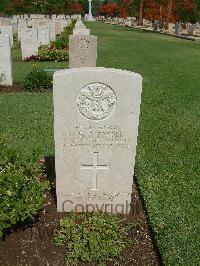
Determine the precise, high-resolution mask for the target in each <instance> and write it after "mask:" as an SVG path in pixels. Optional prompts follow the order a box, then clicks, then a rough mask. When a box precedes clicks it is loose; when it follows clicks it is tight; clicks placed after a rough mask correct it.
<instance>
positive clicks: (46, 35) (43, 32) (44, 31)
mask: <svg viewBox="0 0 200 266" xmlns="http://www.w3.org/2000/svg"><path fill="white" fill-rule="evenodd" d="M49 44H50V30H49V27H47V26H39V27H38V45H39V46H41V45H49Z"/></svg>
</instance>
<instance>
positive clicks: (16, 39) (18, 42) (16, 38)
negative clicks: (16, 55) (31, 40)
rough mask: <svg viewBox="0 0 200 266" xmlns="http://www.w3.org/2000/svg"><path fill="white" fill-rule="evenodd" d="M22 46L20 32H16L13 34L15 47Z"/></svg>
mask: <svg viewBox="0 0 200 266" xmlns="http://www.w3.org/2000/svg"><path fill="white" fill-rule="evenodd" d="M20 47H21V42H20V41H18V34H17V33H16V34H14V35H13V48H14V49H18V48H20Z"/></svg>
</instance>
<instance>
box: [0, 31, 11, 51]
mask: <svg viewBox="0 0 200 266" xmlns="http://www.w3.org/2000/svg"><path fill="white" fill-rule="evenodd" d="M0 31H1V34H3V35H8V36H9V37H10V43H11V46H13V30H12V26H1V27H0Z"/></svg>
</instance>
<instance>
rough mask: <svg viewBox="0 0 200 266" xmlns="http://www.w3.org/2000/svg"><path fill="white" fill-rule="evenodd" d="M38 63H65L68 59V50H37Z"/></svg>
mask: <svg viewBox="0 0 200 266" xmlns="http://www.w3.org/2000/svg"><path fill="white" fill-rule="evenodd" d="M38 58H39V61H56V62H58V61H67V60H68V59H69V53H68V50H59V49H49V48H48V49H46V48H42V49H39V52H38Z"/></svg>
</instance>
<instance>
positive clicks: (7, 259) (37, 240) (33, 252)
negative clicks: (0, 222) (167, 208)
mask: <svg viewBox="0 0 200 266" xmlns="http://www.w3.org/2000/svg"><path fill="white" fill-rule="evenodd" d="M64 215H66V214H63V213H57V211H56V205H55V201H54V197H53V195H52V194H51V193H50V192H48V193H47V195H46V202H45V206H44V209H43V210H42V211H41V212H40V214H39V217H38V219H37V221H36V222H35V223H34V224H32V225H30V224H29V225H26V226H24V228H23V229H22V228H18V229H16V230H12V231H11V232H10V233H9V234H7V235H6V236H5V239H4V240H3V241H0V265H1V266H6V265H12V266H14V265H18V266H19V265H27V266H36V265H37V266H44V265H49V266H56V265H59V266H62V265H63V266H65V265H66V263H65V260H64V257H65V249H64V248H63V247H56V246H55V245H54V243H53V233H54V230H55V229H56V228H57V226H58V224H59V220H60V219H61V218H62V217H63V216H64ZM127 218H128V221H130V222H133V223H136V224H137V229H136V230H135V231H133V232H132V237H133V239H134V243H133V244H132V246H129V247H127V248H126V249H125V250H124V252H123V254H122V260H121V261H120V262H118V264H117V263H114V262H107V263H106V265H107V266H112V265H121V266H122V265H133V266H134V265H137V266H151V265H160V262H159V259H158V258H159V257H158V254H157V251H156V248H155V246H154V244H153V241H152V239H151V236H150V231H149V226H148V222H147V218H146V215H145V212H144V209H143V205H142V202H141V200H140V198H139V194H138V191H137V189H136V186H135V185H134V188H133V196H132V210H131V214H130V215H128V216H127ZM78 265H96V264H85V263H82V262H81V263H79V264H78Z"/></svg>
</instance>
